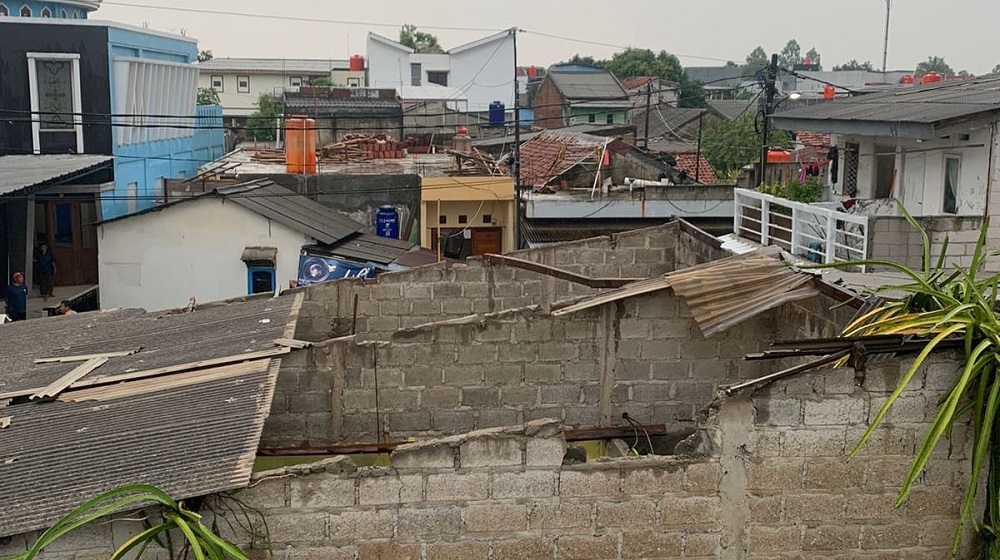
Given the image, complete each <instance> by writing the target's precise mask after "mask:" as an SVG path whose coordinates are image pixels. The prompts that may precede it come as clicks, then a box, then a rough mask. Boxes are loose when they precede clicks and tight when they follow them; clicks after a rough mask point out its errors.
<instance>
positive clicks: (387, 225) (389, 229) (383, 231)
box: [375, 204, 399, 239]
mask: <svg viewBox="0 0 1000 560" xmlns="http://www.w3.org/2000/svg"><path fill="white" fill-rule="evenodd" d="M375 233H376V234H377V235H378V236H379V237H387V238H389V239H399V212H396V209H395V208H393V206H392V205H391V204H383V205H382V206H379V208H378V214H376V215H375Z"/></svg>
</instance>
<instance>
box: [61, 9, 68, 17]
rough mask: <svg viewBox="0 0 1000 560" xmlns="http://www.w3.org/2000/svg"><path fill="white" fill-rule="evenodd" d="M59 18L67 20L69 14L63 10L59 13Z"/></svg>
mask: <svg viewBox="0 0 1000 560" xmlns="http://www.w3.org/2000/svg"><path fill="white" fill-rule="evenodd" d="M59 17H61V18H62V19H69V14H67V13H66V10H63V11H62V12H60V13H59Z"/></svg>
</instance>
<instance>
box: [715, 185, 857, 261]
mask: <svg viewBox="0 0 1000 560" xmlns="http://www.w3.org/2000/svg"><path fill="white" fill-rule="evenodd" d="M733 198H734V200H735V204H736V208H735V212H734V218H733V232H734V233H735V234H736V235H738V236H740V237H742V238H743V239H746V240H748V241H753V242H755V243H760V244H761V245H764V246H771V245H775V246H779V247H781V248H782V249H784V250H786V251H788V252H790V253H792V254H794V255H796V256H798V257H801V258H803V259H805V260H807V261H811V262H814V263H826V264H832V263H835V262H844V261H854V260H862V259H865V258H868V226H869V223H868V218H867V217H865V216H855V215H853V214H847V213H844V212H840V211H837V210H833V209H830V208H824V207H822V206H818V205H811V204H804V203H801V202H793V201H791V200H787V199H784V198H779V197H776V196H772V195H769V194H763V193H759V192H757V191H752V190H747V189H735V190H734V191H733ZM859 268H861V269H862V270H863V268H864V267H859Z"/></svg>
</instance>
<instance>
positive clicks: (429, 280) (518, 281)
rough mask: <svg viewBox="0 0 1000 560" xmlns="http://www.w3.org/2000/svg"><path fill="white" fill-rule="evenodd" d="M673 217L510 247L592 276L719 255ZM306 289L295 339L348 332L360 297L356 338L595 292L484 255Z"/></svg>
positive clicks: (646, 273)
mask: <svg viewBox="0 0 1000 560" xmlns="http://www.w3.org/2000/svg"><path fill="white" fill-rule="evenodd" d="M692 231H694V230H692V228H690V227H686V228H681V226H680V224H679V223H678V222H672V223H669V224H665V225H663V226H659V227H654V228H647V229H642V230H636V231H631V232H626V233H621V234H616V235H612V236H604V237H597V238H593V239H588V240H583V241H576V242H570V243H559V244H555V245H551V246H546V247H542V248H538V249H531V250H525V251H519V252H516V253H513V254H512V256H514V257H517V258H520V259H525V260H530V261H534V262H538V263H542V264H546V265H549V266H554V267H557V268H561V269H564V270H567V271H570V272H574V273H577V274H581V275H583V276H588V277H594V278H648V277H651V276H655V275H657V274H665V273H667V272H672V271H674V270H676V269H678V268H686V267H688V266H691V265H692V264H697V263H699V262H704V261H706V260H714V259H717V258H720V257H721V256H724V253H723V252H722V250H721V249H719V248H718V247H717V246H713V245H711V244H706V243H708V242H709V240H707V239H704V234H700V237H695V235H699V232H697V231H694V234H692ZM303 291H304V292H305V294H306V298H305V302H304V303H303V306H302V311H301V313H300V317H299V322H298V330H297V333H296V337H297V338H300V339H303V340H310V341H321V340H326V339H329V338H334V337H339V336H345V335H348V334H350V333H351V326H352V318H353V314H354V297H355V295H357V296H358V309H357V317H358V319H357V332H358V335H359V338H361V339H378V338H386V337H387V336H388V334H390V333H392V332H394V331H396V330H398V329H401V328H408V327H414V326H417V325H422V324H426V323H431V322H434V321H440V320H441V319H442V318H453V317H463V316H466V315H470V314H473V313H495V312H500V311H504V310H508V309H516V308H520V307H524V306H528V305H549V304H551V303H552V302H555V301H560V300H564V299H567V298H572V297H578V296H584V295H591V294H593V293H596V292H597V290H593V289H591V288H588V287H586V286H583V285H580V284H574V283H571V282H567V281H562V280H556V279H554V278H552V277H550V276H546V275H543V274H539V273H536V272H529V271H526V270H521V269H516V268H513V267H508V266H498V265H492V264H490V263H488V262H485V261H483V260H481V259H477V258H474V259H469V260H468V261H467V262H466V263H462V264H453V265H447V264H445V263H439V264H435V265H430V266H425V267H421V268H416V269H412V270H408V271H403V272H396V273H390V274H383V275H381V276H380V277H379V278H378V280H377V281H375V282H368V283H365V282H362V281H358V280H342V281H339V282H331V283H327V284H321V285H318V286H312V287H309V288H303Z"/></svg>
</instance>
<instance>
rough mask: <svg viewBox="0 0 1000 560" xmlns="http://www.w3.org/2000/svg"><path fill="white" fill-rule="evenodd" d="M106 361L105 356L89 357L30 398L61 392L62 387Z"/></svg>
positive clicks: (41, 397) (40, 397) (74, 381)
mask: <svg viewBox="0 0 1000 560" xmlns="http://www.w3.org/2000/svg"><path fill="white" fill-rule="evenodd" d="M106 363H108V358H106V357H102V358H91V359H89V360H87V361H86V362H84V363H82V364H80V365H78V366H76V367H75V368H73V371H71V372H69V373H67V374H66V375H64V376H62V377H60V378H59V379H56V380H55V381H53V382H52V383H49V384H48V386H46V387H44V388H42V390H40V391H38V392H37V393H35V394H33V395H31V398H32V399H44V398H46V397H54V396H56V395H58V394H59V393H61V392H62V391H63V390H64V389H66V388H68V387H69V386H70V385H72V384H73V383H76V382H77V381H79V380H80V378H82V377H84V376H85V375H87V374H89V373H91V372H92V371H94V370H95V369H97V368H99V367H101V366H103V365H104V364H106Z"/></svg>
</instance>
